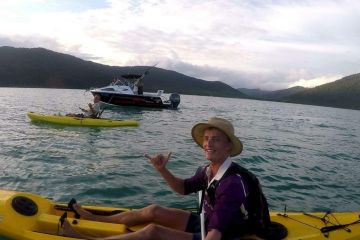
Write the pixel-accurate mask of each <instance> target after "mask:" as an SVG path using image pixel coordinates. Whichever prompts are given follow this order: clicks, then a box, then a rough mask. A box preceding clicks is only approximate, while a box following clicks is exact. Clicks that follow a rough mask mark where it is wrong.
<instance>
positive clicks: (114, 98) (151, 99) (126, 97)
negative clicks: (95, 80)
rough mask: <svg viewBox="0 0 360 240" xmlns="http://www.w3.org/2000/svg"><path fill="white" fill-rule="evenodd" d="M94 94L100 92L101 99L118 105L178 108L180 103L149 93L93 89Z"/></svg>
mask: <svg viewBox="0 0 360 240" xmlns="http://www.w3.org/2000/svg"><path fill="white" fill-rule="evenodd" d="M91 93H92V94H93V95H95V94H99V95H100V96H101V101H102V102H104V103H108V104H114V105H118V106H136V107H150V108H167V109H177V107H178V105H179V103H178V102H176V103H174V102H172V101H171V100H168V101H163V100H162V99H161V97H159V96H155V95H154V96H148V95H132V94H118V93H107V92H101V91H93V90H92V91H91Z"/></svg>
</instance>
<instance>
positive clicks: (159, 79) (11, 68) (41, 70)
mask: <svg viewBox="0 0 360 240" xmlns="http://www.w3.org/2000/svg"><path fill="white" fill-rule="evenodd" d="M148 68H149V67H148V66H136V67H117V66H108V65H103V64H99V63H94V62H91V61H84V60H82V59H80V58H77V57H74V56H71V55H68V54H62V53H57V52H54V51H50V50H47V49H44V48H13V47H0V86H2V87H40V88H74V89H89V88H91V87H102V86H105V85H107V84H109V83H110V82H111V81H112V80H113V79H114V78H116V77H120V76H121V75H123V74H127V73H134V74H142V73H144V71H145V70H146V69H148ZM144 82H145V86H144V90H145V91H150V92H151V91H157V90H158V89H163V90H165V92H168V93H170V92H177V93H180V94H190V95H206V96H219V97H236V98H248V97H247V96H246V95H244V94H242V93H240V92H239V91H237V90H236V89H234V88H232V87H231V86H229V85H227V84H225V83H223V82H210V81H205V80H201V79H197V78H192V77H189V76H186V75H184V74H181V73H178V72H175V71H170V70H165V69H161V68H156V67H154V68H152V69H151V71H150V74H148V75H147V76H146V77H145V79H144Z"/></svg>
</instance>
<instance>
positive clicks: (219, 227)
mask: <svg viewBox="0 0 360 240" xmlns="http://www.w3.org/2000/svg"><path fill="white" fill-rule="evenodd" d="M192 137H193V139H194V140H195V142H196V143H197V144H198V145H199V146H200V147H202V148H203V149H204V154H205V158H206V159H207V160H208V161H209V164H208V165H206V166H205V167H204V168H202V170H200V171H198V172H197V173H196V174H195V175H194V176H193V177H191V178H187V179H181V178H178V177H176V176H174V175H173V174H172V173H171V172H170V171H169V170H168V169H167V167H166V165H167V163H168V161H169V159H170V156H171V153H169V154H168V155H167V156H164V155H162V154H158V155H156V156H154V157H151V156H149V155H145V157H146V158H148V159H149V160H150V162H151V163H152V164H153V166H154V167H155V169H156V170H157V171H158V172H159V173H160V174H161V175H162V177H163V178H164V179H165V180H166V182H167V183H168V185H169V186H170V187H171V188H172V189H173V190H174V191H175V192H177V193H179V194H182V195H185V194H189V193H193V192H197V191H201V190H202V189H204V190H205V189H206V190H205V195H204V199H203V209H204V212H205V230H204V231H205V236H206V237H205V239H206V240H220V239H229V238H231V237H234V236H235V237H236V236H239V235H241V234H244V233H246V232H247V230H248V229H249V224H248V223H249V222H248V219H249V215H248V209H249V206H250V205H251V203H250V202H249V199H248V198H247V196H248V194H249V185H248V183H247V182H246V181H245V180H244V179H243V178H242V177H241V176H240V175H239V174H226V172H228V170H230V169H231V168H233V166H234V165H236V164H235V163H232V160H231V158H230V157H234V156H236V155H238V154H240V153H241V151H242V148H243V146H242V143H241V141H240V140H239V138H238V137H236V136H235V135H234V128H233V125H232V124H231V123H230V122H229V121H227V120H225V119H222V118H211V119H209V121H208V122H207V123H198V124H196V125H195V126H194V127H193V128H192ZM73 208H74V210H75V211H76V212H78V214H80V216H81V217H82V218H84V219H88V220H93V221H102V222H111V223H119V224H125V225H126V226H135V225H139V224H145V223H149V224H148V225H147V226H146V227H144V228H142V229H141V230H139V231H137V232H133V233H129V234H123V235H117V236H111V237H105V238H101V237H100V238H99V237H91V236H86V235H83V234H82V233H79V232H77V231H76V230H74V229H73V228H72V227H71V224H70V223H69V222H68V221H65V222H64V224H63V226H62V231H63V233H62V234H64V235H65V236H71V237H76V238H84V239H119V240H131V239H137V240H200V239H201V227H200V226H201V223H200V222H201V221H200V217H199V215H197V214H195V213H192V212H190V211H186V210H181V209H175V208H167V207H162V206H159V205H156V204H153V205H150V206H147V207H145V208H142V209H139V210H132V211H127V212H122V213H118V214H115V215H112V216H100V215H94V214H92V213H90V212H88V211H86V210H84V209H83V208H82V207H81V206H80V205H78V204H74V205H73Z"/></svg>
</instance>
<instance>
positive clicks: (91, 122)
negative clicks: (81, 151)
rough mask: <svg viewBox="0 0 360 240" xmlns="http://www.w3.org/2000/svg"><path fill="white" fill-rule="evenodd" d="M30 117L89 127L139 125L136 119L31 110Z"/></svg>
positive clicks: (38, 120) (32, 119)
mask: <svg viewBox="0 0 360 240" xmlns="http://www.w3.org/2000/svg"><path fill="white" fill-rule="evenodd" d="M27 115H28V117H29V118H30V119H31V121H36V122H47V123H56V124H62V125H70V126H88V127H120V126H139V122H138V121H135V120H113V119H106V118H81V117H68V116H61V115H45V114H41V113H34V112H29V113H28V114H27Z"/></svg>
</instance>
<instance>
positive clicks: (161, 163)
mask: <svg viewBox="0 0 360 240" xmlns="http://www.w3.org/2000/svg"><path fill="white" fill-rule="evenodd" d="M144 156H145V157H146V158H147V159H149V160H150V162H151V164H152V165H153V166H154V167H155V168H156V170H158V171H161V170H163V169H164V168H165V166H166V164H167V163H168V161H169V159H170V157H171V152H169V153H168V155H167V156H164V155H163V154H157V155H156V156H155V157H151V156H149V155H148V154H145V155H144Z"/></svg>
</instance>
